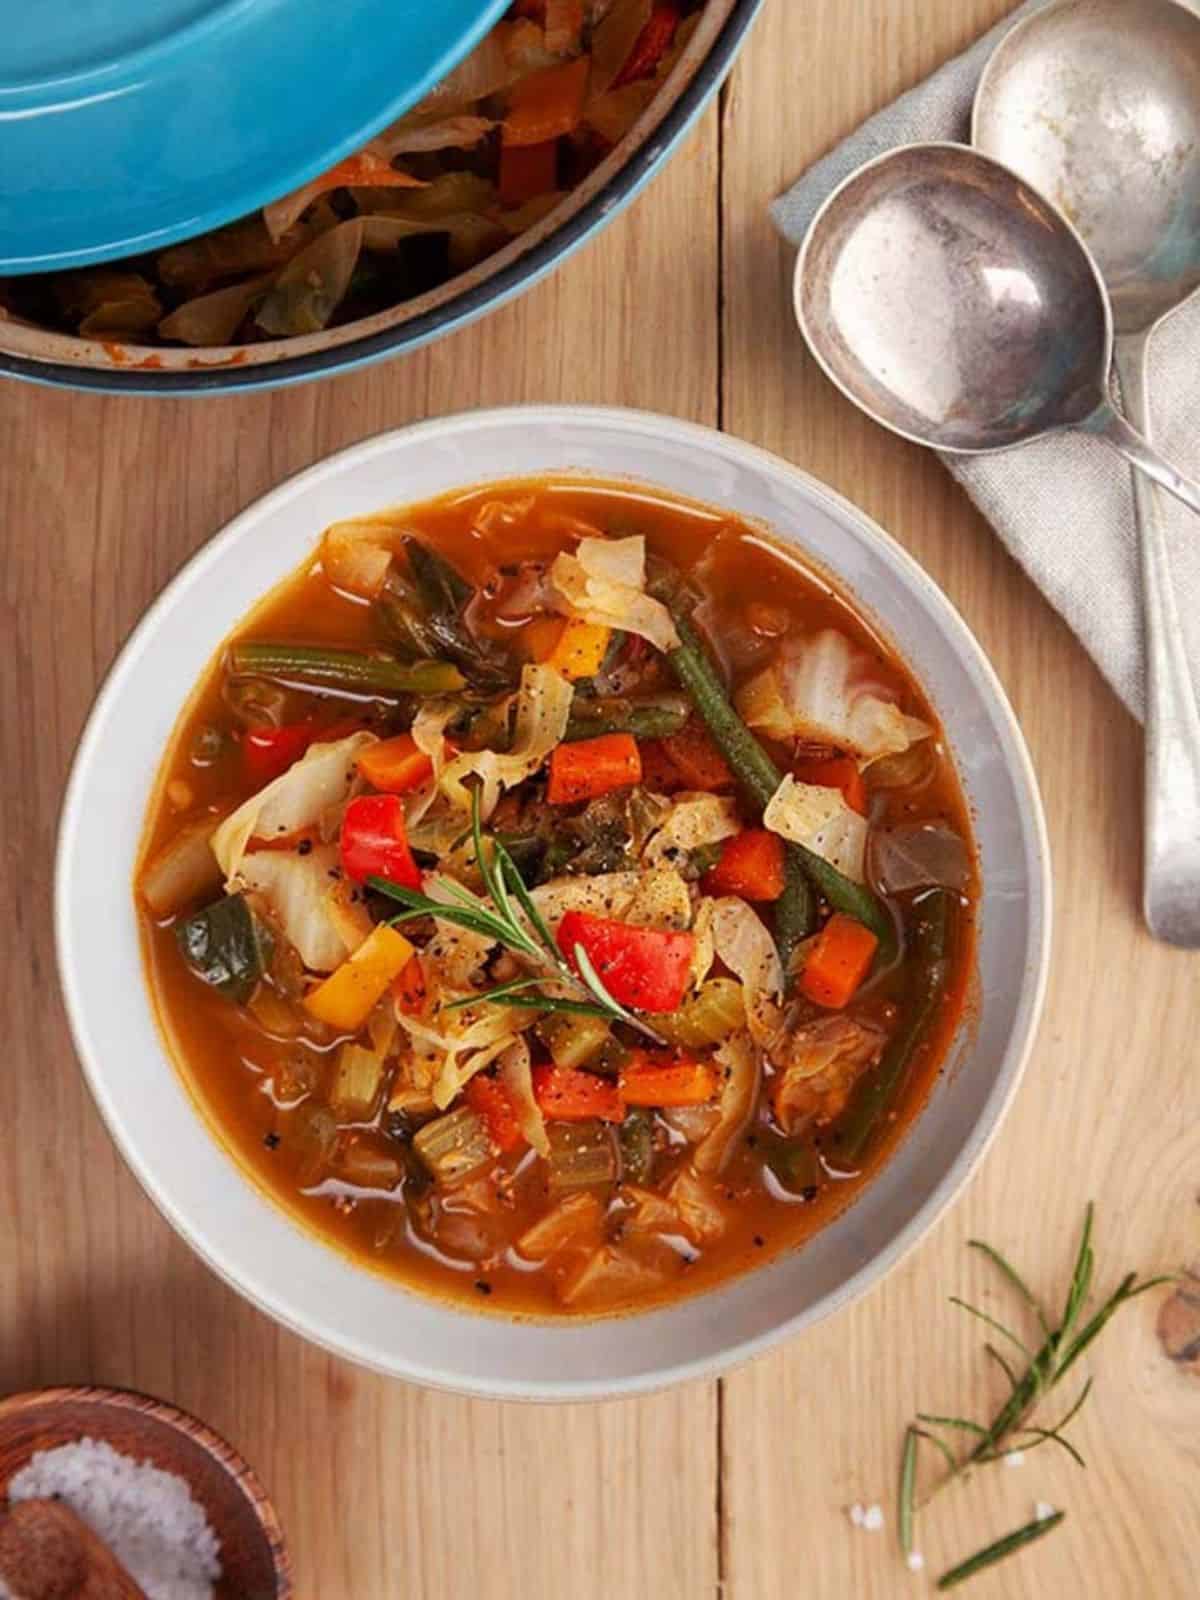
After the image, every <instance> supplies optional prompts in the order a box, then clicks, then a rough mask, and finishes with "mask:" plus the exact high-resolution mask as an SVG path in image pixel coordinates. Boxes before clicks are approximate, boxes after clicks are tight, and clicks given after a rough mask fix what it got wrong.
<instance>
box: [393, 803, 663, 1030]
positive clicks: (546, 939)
mask: <svg viewBox="0 0 1200 1600" xmlns="http://www.w3.org/2000/svg"><path fill="white" fill-rule="evenodd" d="M470 837H471V839H472V842H473V844H474V849H475V862H476V865H477V866H478V868H479V874H480V876H481V877H482V879H483V886H484V889H485V890H486V892H487V900H488V901H490V902H491V904H490V905H489V904H487V902H486V901H484V900H481V899H479V898H478V897H477V896H475V895H473V894H472V893H471V892H470V890H469V889H466V888H464V887H463V885H462V884H460V883H457V882H456V881H455V880H454V879H453V878H450V877H443V879H442V882H443V883H444V884H445V886H446V892H447V893H448V894H449V895H451V896H452V900H451V901H450V902H446V901H442V900H433V899H431V898H430V897H429V895H426V894H422V893H421V892H420V891H419V890H417V889H407V888H405V887H403V886H402V885H401V884H398V883H392V882H391V880H390V879H388V878H378V877H371V878H368V879H367V883H368V884H369V885H370V887H371V888H372V889H375V890H376V891H378V893H380V894H383V895H387V897H388V898H389V899H391V900H395V901H397V902H398V903H399V904H400V905H402V906H404V907H405V909H404V910H403V911H402V912H400V913H399V915H398V916H395V917H393V918H392V922H393V923H402V922H415V921H416V920H417V919H418V918H420V917H437V918H439V919H440V920H441V921H443V922H449V923H452V924H453V925H454V926H455V927H457V928H465V929H466V930H467V931H468V932H470V933H477V934H479V935H480V936H481V937H482V938H485V939H489V940H490V941H491V942H492V943H493V944H500V945H503V946H504V948H505V949H506V950H511V951H513V953H514V954H516V955H520V956H524V957H526V959H527V960H530V961H534V962H536V963H537V964H538V965H539V966H542V967H543V968H546V967H548V968H549V969H550V970H549V971H548V972H547V973H546V975H545V976H543V977H532V978H518V979H516V980H515V981H514V982H512V983H502V984H499V985H498V986H497V987H496V988H494V989H487V990H484V991H483V992H482V993H481V994H476V995H467V996H464V998H463V999H461V1000H453V1001H451V1003H450V1004H449V1005H448V1006H447V1007H446V1010H447V1011H457V1010H460V1009H461V1008H463V1007H465V1006H473V1005H479V1004H480V1003H481V1002H483V1001H490V1002H492V1003H494V1004H496V1005H509V1006H516V1007H523V1008H525V1009H526V1010H531V1011H564V1012H570V1013H572V1014H573V1015H575V1016H584V1017H604V1018H606V1019H607V1020H608V1021H610V1022H624V1023H626V1024H628V1026H629V1027H631V1028H635V1029H636V1030H637V1031H638V1032H639V1033H641V1034H644V1035H645V1036H646V1038H648V1039H651V1040H653V1041H654V1043H655V1044H662V1043H663V1042H664V1041H663V1039H662V1038H661V1036H660V1035H659V1034H657V1033H656V1032H655V1031H654V1029H653V1028H652V1027H650V1025H649V1024H648V1023H646V1022H643V1021H642V1019H641V1018H640V1017H639V1016H636V1015H635V1014H634V1013H633V1012H632V1011H629V1010H627V1009H626V1007H625V1006H623V1005H621V1003H620V1001H618V1000H615V999H614V998H613V996H612V995H611V994H609V992H608V990H607V989H606V988H605V986H604V980H603V979H602V978H601V977H600V974H599V973H598V972H597V971H596V969H595V967H594V966H593V965H592V963H591V961H590V960H589V959H588V956H587V952H586V951H585V950H584V948H583V946H582V945H579V944H577V945H576V946H575V950H574V956H575V963H576V967H577V968H578V971H575V970H574V969H573V968H572V967H571V964H570V962H569V961H568V960H567V959H566V957H565V956H564V955H563V953H562V951H561V950H560V949H559V947H558V944H557V941H556V940H555V938H554V935H553V933H551V931H550V928H549V926H548V924H547V922H546V919H545V918H544V917H543V916H542V913H541V912H540V911H539V910H538V906H537V902H536V901H535V900H534V898H533V896H532V895H531V894H530V892H529V889H528V886H527V885H526V883H525V880H524V879H523V878H522V877H521V874H520V871H519V870H518V868H517V864H516V862H515V861H514V860H513V858H512V856H511V855H510V854H509V852H508V849H507V847H506V846H505V845H504V843H503V841H502V840H500V839H496V838H494V837H493V838H492V839H491V841H490V845H491V848H490V849H489V848H488V841H485V839H484V834H483V821H482V817H481V815H480V809H479V790H478V789H474V790H472V793H471V834H470ZM518 908H519V909H520V911H521V912H524V914H525V917H526V918H527V919H528V922H529V928H532V930H533V931H532V933H531V932H530V931H529V928H527V927H526V926H525V923H524V922H522V921H521V918H520V916H519V914H518ZM547 979H551V980H552V981H553V982H554V983H556V984H567V985H569V986H570V987H571V988H573V989H575V990H576V991H577V992H578V994H579V998H578V999H574V998H572V997H570V996H569V995H554V994H547V993H545V991H544V990H543V988H542V987H541V986H542V985H543V984H544V983H545V982H546V981H547Z"/></svg>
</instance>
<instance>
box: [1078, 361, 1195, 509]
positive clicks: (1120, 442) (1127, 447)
mask: <svg viewBox="0 0 1200 1600" xmlns="http://www.w3.org/2000/svg"><path fill="white" fill-rule="evenodd" d="M1122 388H1124V379H1122ZM1142 390H1143V392H1144V390H1145V384H1144V383H1143V384H1142ZM1078 427H1079V431H1080V432H1081V433H1093V434H1095V435H1096V436H1097V437H1098V438H1100V439H1104V440H1106V441H1107V442H1108V443H1109V444H1111V445H1112V447H1113V449H1114V450H1119V451H1120V453H1121V454H1122V455H1123V456H1124V457H1125V459H1126V461H1128V462H1129V464H1130V466H1132V467H1133V469H1134V471H1135V473H1136V474H1139V475H1140V474H1141V473H1145V475H1146V476H1147V477H1148V478H1153V479H1154V481H1155V483H1157V484H1161V485H1162V487H1163V488H1164V489H1165V490H1166V491H1167V493H1168V494H1173V495H1174V496H1175V498H1176V500H1182V501H1183V503H1184V505H1185V506H1187V508H1188V509H1189V511H1195V512H1196V513H1197V514H1198V515H1200V483H1196V482H1195V481H1194V480H1193V479H1192V478H1185V477H1184V475H1183V473H1182V472H1177V471H1176V469H1175V468H1174V467H1173V466H1172V465H1171V463H1170V462H1169V461H1168V460H1167V458H1166V457H1165V456H1160V455H1159V453H1158V451H1157V450H1156V449H1155V448H1154V446H1153V445H1152V444H1151V443H1150V441H1149V440H1148V439H1146V438H1145V437H1144V436H1143V435H1142V434H1140V433H1139V432H1138V430H1137V429H1136V428H1132V427H1130V425H1129V423H1128V422H1126V421H1125V418H1124V417H1123V416H1122V415H1121V413H1120V412H1119V411H1118V410H1117V409H1116V407H1115V406H1114V405H1113V404H1112V402H1111V401H1110V400H1109V399H1108V398H1107V397H1106V398H1105V399H1104V400H1102V401H1101V403H1100V405H1099V406H1098V407H1097V409H1096V410H1095V411H1093V413H1092V414H1091V416H1090V417H1088V419H1087V420H1086V421H1085V422H1081V423H1080V424H1079V425H1078Z"/></svg>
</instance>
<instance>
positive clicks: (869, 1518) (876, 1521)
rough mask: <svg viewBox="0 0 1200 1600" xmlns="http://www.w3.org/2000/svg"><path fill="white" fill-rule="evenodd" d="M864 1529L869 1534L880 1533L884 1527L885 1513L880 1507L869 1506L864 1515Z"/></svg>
mask: <svg viewBox="0 0 1200 1600" xmlns="http://www.w3.org/2000/svg"><path fill="white" fill-rule="evenodd" d="M863 1527H864V1528H866V1529H867V1531H868V1533H878V1532H879V1530H880V1528H882V1527H883V1511H882V1510H881V1508H880V1507H879V1506H868V1507H867V1509H866V1511H865V1513H864V1514H863Z"/></svg>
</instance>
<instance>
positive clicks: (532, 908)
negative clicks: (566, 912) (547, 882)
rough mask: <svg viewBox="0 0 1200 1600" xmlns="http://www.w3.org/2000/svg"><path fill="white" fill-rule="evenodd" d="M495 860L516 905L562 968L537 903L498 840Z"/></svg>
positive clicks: (558, 952) (554, 944)
mask: <svg viewBox="0 0 1200 1600" xmlns="http://www.w3.org/2000/svg"><path fill="white" fill-rule="evenodd" d="M496 859H497V862H498V863H499V867H500V872H501V874H502V875H505V876H507V878H508V881H509V885H510V887H511V888H512V892H513V893H514V894H515V895H516V897H517V903H518V905H519V906H520V907H521V910H522V911H524V913H525V915H526V916H527V917H528V918H529V920H530V922H531V923H532V924H533V930H534V932H535V933H536V934H537V936H538V938H539V939H540V940H541V941H542V943H543V944H544V945H545V946H546V949H547V950H548V951H549V952H550V954H551V955H552V956H553V957H554V959H555V960H556V961H557V962H558V964H559V965H560V966H564V965H565V962H564V961H563V959H562V954H561V952H560V950H559V948H558V945H557V944H556V943H555V940H554V935H553V934H552V933H551V932H550V929H549V927H548V926H547V924H546V919H545V918H544V917H543V916H542V913H541V912H540V911H539V910H538V907H537V902H536V901H535V900H534V898H533V896H532V895H531V894H530V892H529V890H528V889H527V888H526V887H525V880H524V879H523V878H522V876H521V874H520V872H519V871H518V870H517V864H516V862H515V861H514V860H513V858H512V856H511V855H509V853H508V849H507V847H506V846H505V845H503V844H502V843H501V842H500V841H499V840H498V839H497V841H496Z"/></svg>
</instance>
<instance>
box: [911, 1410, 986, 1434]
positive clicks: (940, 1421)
mask: <svg viewBox="0 0 1200 1600" xmlns="http://www.w3.org/2000/svg"><path fill="white" fill-rule="evenodd" d="M917 1421H918V1422H928V1423H929V1424H930V1425H931V1426H933V1427H936V1428H961V1429H962V1430H963V1431H964V1432H965V1433H986V1432H987V1429H986V1428H984V1427H982V1426H981V1425H980V1424H979V1423H978V1422H968V1421H967V1419H966V1417H935V1416H931V1415H930V1413H929V1412H928V1411H918V1412H917Z"/></svg>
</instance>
